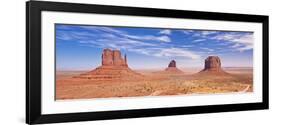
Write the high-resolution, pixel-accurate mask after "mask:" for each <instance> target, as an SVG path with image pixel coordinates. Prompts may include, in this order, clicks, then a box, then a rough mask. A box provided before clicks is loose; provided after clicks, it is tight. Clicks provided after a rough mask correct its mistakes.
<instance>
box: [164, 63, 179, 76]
mask: <svg viewBox="0 0 281 125" xmlns="http://www.w3.org/2000/svg"><path fill="white" fill-rule="evenodd" d="M165 72H168V73H177V74H178V73H180V74H181V73H183V71H181V70H179V69H178V68H177V64H176V61H175V60H172V61H171V62H170V63H169V65H168V68H166V69H165Z"/></svg>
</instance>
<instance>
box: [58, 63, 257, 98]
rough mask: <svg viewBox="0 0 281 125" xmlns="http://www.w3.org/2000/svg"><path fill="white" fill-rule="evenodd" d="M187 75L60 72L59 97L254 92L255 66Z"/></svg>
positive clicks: (142, 71) (155, 72) (153, 72)
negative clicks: (103, 76) (108, 76)
mask: <svg viewBox="0 0 281 125" xmlns="http://www.w3.org/2000/svg"><path fill="white" fill-rule="evenodd" d="M182 71H184V74H169V73H168V74H167V73H161V72H160V70H135V72H137V73H140V74H142V75H144V76H145V77H144V78H143V79H138V80H103V81H101V80H91V79H79V78H74V76H77V75H79V74H81V73H85V72H87V71H57V73H56V100H65V99H90V98H109V97H136V96H165V95H183V94H214V93H235V92H237V93H241V92H242V93H244V92H252V91H253V70H252V68H224V71H226V72H227V73H228V74H226V75H216V74H214V75H202V74H198V73H197V72H199V71H200V70H199V69H196V68H194V69H182Z"/></svg>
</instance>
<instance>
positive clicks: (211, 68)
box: [199, 56, 227, 75]
mask: <svg viewBox="0 0 281 125" xmlns="http://www.w3.org/2000/svg"><path fill="white" fill-rule="evenodd" d="M199 73H201V74H209V75H212V74H213V75H220V74H227V73H226V72H225V71H224V70H223V69H222V68H221V60H220V58H219V57H218V56H209V57H207V58H206V59H205V66H204V69H203V70H201V71H200V72H199Z"/></svg>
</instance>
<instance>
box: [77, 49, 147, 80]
mask: <svg viewBox="0 0 281 125" xmlns="http://www.w3.org/2000/svg"><path fill="white" fill-rule="evenodd" d="M101 58H102V65H101V66H99V67H97V68H96V69H94V70H92V71H90V72H87V73H84V74H81V75H80V76H76V78H86V79H91V80H129V79H134V80H135V79H138V78H142V77H143V76H142V75H141V74H139V73H136V72H134V71H133V70H131V69H130V68H129V67H128V64H127V57H126V55H125V56H124V58H122V56H121V52H120V51H119V50H110V49H104V50H103V53H102V56H101Z"/></svg>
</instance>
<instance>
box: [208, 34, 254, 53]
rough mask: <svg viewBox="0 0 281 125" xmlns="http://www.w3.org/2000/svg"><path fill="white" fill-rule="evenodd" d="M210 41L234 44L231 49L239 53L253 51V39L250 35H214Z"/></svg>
mask: <svg viewBox="0 0 281 125" xmlns="http://www.w3.org/2000/svg"><path fill="white" fill-rule="evenodd" d="M211 39H213V40H219V41H222V42H231V43H234V45H233V46H232V47H233V48H235V49H236V50H238V51H241V52H243V51H245V50H251V49H253V41H254V39H253V34H251V33H247V34H245V33H243V34H242V33H225V34H219V35H216V36H214V37H212V38H211Z"/></svg>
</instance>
